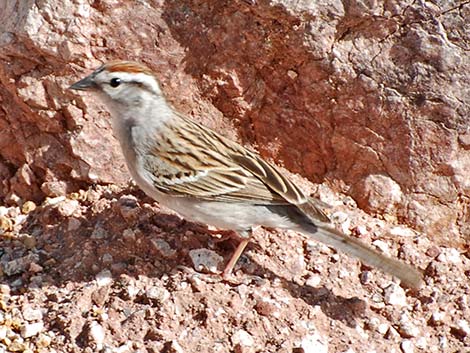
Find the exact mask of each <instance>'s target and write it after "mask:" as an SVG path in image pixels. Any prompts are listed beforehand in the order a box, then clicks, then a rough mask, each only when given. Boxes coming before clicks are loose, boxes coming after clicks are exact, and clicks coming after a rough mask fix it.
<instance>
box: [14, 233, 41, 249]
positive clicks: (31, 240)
mask: <svg viewBox="0 0 470 353" xmlns="http://www.w3.org/2000/svg"><path fill="white" fill-rule="evenodd" d="M18 238H19V239H20V241H21V242H22V243H23V245H24V246H25V247H26V249H29V250H30V249H34V248H35V247H36V244H37V241H36V237H34V236H32V235H30V234H20V235H19V237H18Z"/></svg>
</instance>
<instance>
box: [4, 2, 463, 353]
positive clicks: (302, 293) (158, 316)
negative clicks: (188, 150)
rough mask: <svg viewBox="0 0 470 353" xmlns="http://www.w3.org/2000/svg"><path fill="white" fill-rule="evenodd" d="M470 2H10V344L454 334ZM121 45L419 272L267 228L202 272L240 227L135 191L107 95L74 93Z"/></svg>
mask: <svg viewBox="0 0 470 353" xmlns="http://www.w3.org/2000/svg"><path fill="white" fill-rule="evenodd" d="M469 16H470V6H469V4H468V3H467V2H458V1H435V2H432V3H430V2H421V1H420V2H416V1H406V2H403V1H386V2H383V1H376V2H369V1H342V2H341V1H334V0H332V1H327V2H323V3H321V4H320V3H314V2H311V1H307V0H305V1H295V2H292V1H283V0H276V1H270V2H268V1H241V0H240V1H204V2H201V1H190V0H183V1H158V2H146V1H141V2H128V1H120V0H116V1H104V0H97V1H90V2H83V1H78V0H73V1H72V0H65V1H57V0H45V1H35V2H33V1H29V2H25V1H14V0H6V1H2V2H0V237H1V239H0V242H1V243H0V250H1V253H0V263H1V282H2V283H3V285H2V287H1V288H0V292H1V295H2V301H1V302H0V342H1V343H0V350H1V349H3V350H9V351H28V350H31V351H34V350H35V349H36V350H41V349H42V351H44V352H49V351H52V350H55V351H57V352H69V351H71V352H73V351H76V352H81V351H90V352H91V351H99V350H102V351H105V352H107V351H116V352H126V351H129V352H134V351H142V352H145V351H149V352H160V351H163V352H180V351H181V352H184V351H191V350H193V348H194V347H198V348H199V350H200V351H202V352H204V351H220V352H225V351H235V352H256V351H263V350H264V351H280V352H282V351H285V352H290V351H294V352H326V351H329V352H372V351H374V350H375V351H384V350H386V351H390V349H389V347H393V349H394V350H395V351H397V352H398V351H403V352H405V353H408V352H413V351H419V350H422V351H445V352H447V351H449V352H451V351H452V352H454V351H459V350H461V351H463V350H462V349H464V348H463V347H465V346H468V345H469V341H468V336H469V335H470V329H469V323H468V317H470V315H469V313H468V308H467V306H468V295H469V292H468V288H467V287H468V285H466V284H467V283H468V279H469V275H470V269H469V262H468V261H469V260H468V239H469V230H468V229H469V228H468V220H469V213H468V210H469V209H470V208H469V207H468V206H469V185H470V174H468V172H467V171H468V169H469V167H470V151H469V146H470V138H469V136H470V135H469V133H468V127H467V125H468V123H467V120H468V119H467V117H468V116H469V113H470V112H469V109H470V108H469V107H470V102H469V99H470V94H469V91H468V87H469V74H468V72H470V59H469V56H468V50H469V48H470V39H469V33H468V29H467V28H468V25H467V23H468V18H469ZM116 58H121V59H134V60H139V61H143V62H145V63H147V64H148V65H149V66H150V67H151V68H152V69H154V70H155V72H156V74H157V75H158V77H159V78H160V80H161V81H162V86H163V89H164V91H165V92H166V93H167V95H168V96H169V97H170V100H171V101H172V102H173V104H174V105H175V106H176V107H177V108H178V109H179V110H181V111H183V112H185V113H187V114H190V115H191V116H193V117H194V119H198V120H200V121H202V122H203V123H204V124H206V125H208V126H210V127H213V128H216V129H218V130H219V131H222V132H223V133H224V134H225V135H227V136H229V137H231V138H237V139H239V140H240V141H242V142H243V143H244V144H246V145H249V146H251V147H253V148H256V149H257V150H258V151H260V153H261V154H262V155H263V156H264V157H265V158H268V159H271V160H274V161H276V162H277V163H278V164H282V165H284V166H285V167H286V168H287V169H289V170H291V171H292V172H294V173H298V174H300V175H302V176H303V177H305V178H307V179H308V180H309V181H310V182H314V183H316V184H320V185H319V187H318V188H317V189H316V194H317V195H320V196H321V198H322V200H324V201H326V202H328V203H330V204H333V205H334V206H335V207H334V211H333V216H334V217H333V218H334V219H335V220H336V221H337V223H339V226H340V227H341V229H343V230H344V231H346V232H351V233H352V234H353V235H355V236H358V237H361V238H364V241H367V242H371V244H373V246H376V247H377V248H379V249H381V250H382V251H385V252H389V253H390V254H391V255H393V256H395V255H400V256H401V257H403V258H404V259H406V260H407V261H409V262H412V263H416V264H417V266H419V267H420V268H421V269H423V270H425V271H426V276H427V277H426V278H427V286H426V287H425V288H424V289H422V290H421V291H420V292H418V293H407V292H404V291H403V290H402V289H401V287H398V286H396V285H394V284H393V283H392V282H391V280H390V279H389V278H388V279H387V278H385V277H384V276H382V275H381V274H378V273H376V272H375V271H373V270H371V269H367V268H361V267H359V266H358V265H357V263H356V262H355V261H354V260H351V259H348V258H345V257H344V256H342V255H338V254H336V253H334V252H332V251H331V250H328V249H327V248H324V247H321V246H318V245H317V244H311V243H310V242H308V241H307V240H306V239H304V238H302V237H301V236H300V235H298V234H294V233H289V232H288V233H276V232H268V231H265V230H260V231H259V232H258V233H257V235H256V239H255V242H254V244H253V245H252V246H251V247H250V248H249V250H248V252H247V256H246V257H245V260H246V261H245V262H243V263H242V264H241V267H240V272H239V274H238V276H237V280H238V281H239V283H238V282H236V283H224V282H221V281H217V280H216V279H215V278H216V277H214V274H211V273H199V272H197V271H195V270H193V267H194V264H193V263H192V261H191V259H194V258H197V259H198V261H199V260H201V256H200V254H204V256H206V257H207V256H209V257H210V259H212V260H213V261H212V262H211V263H207V262H206V264H204V256H203V259H202V262H203V263H202V264H198V266H196V267H197V270H198V271H200V270H201V269H202V270H203V269H204V268H205V266H206V265H207V266H208V267H209V268H210V269H207V268H206V270H209V272H210V271H212V270H213V269H214V266H217V264H220V263H221V261H220V258H219V256H222V257H223V258H224V260H226V259H227V258H228V256H229V254H230V250H231V249H232V244H230V242H218V241H216V240H212V239H211V238H210V236H209V235H208V234H207V232H206V231H204V230H203V229H201V228H200V227H196V226H195V225H191V224H188V223H185V222H183V221H181V220H180V219H179V218H178V217H176V216H175V215H172V214H168V213H167V211H164V212H163V213H162V212H161V211H160V209H159V208H158V206H157V205H155V204H154V203H152V202H151V200H148V199H146V198H145V197H144V196H143V195H142V193H140V192H139V191H137V190H135V189H134V188H132V187H129V186H128V185H127V184H126V183H127V182H128V174H127V172H126V170H125V166H124V164H123V160H122V158H121V155H120V151H119V146H118V145H117V143H116V141H115V140H114V138H113V136H112V133H111V129H110V123H109V115H108V113H107V112H106V109H105V108H104V107H103V106H102V105H101V104H100V103H99V102H97V101H95V100H93V98H92V97H90V96H84V95H77V94H75V93H74V92H71V91H69V90H67V87H68V85H69V84H70V83H72V82H74V81H75V80H76V79H77V78H79V77H82V76H84V75H85V74H87V73H89V72H90V71H91V70H92V69H93V68H95V67H96V66H98V65H99V64H100V63H101V62H103V61H106V60H110V59H116ZM299 180H301V179H299ZM301 183H302V184H303V185H304V186H305V188H306V190H310V191H312V192H313V189H312V185H311V184H309V183H308V182H306V181H302V180H301ZM106 185H107V186H106ZM345 195H349V197H346V196H345ZM358 207H359V208H360V209H362V210H365V211H366V212H367V213H368V214H371V215H373V216H374V218H372V217H369V216H368V215H367V214H365V213H363V212H362V211H360V210H359V209H358ZM408 226H410V228H409V227H408ZM222 262H223V261H222ZM199 265H200V266H199ZM180 266H182V267H180ZM131 337H132V342H131V343H129V344H128V343H127V340H128V339H130V338H131ZM385 347H386V348H385Z"/></svg>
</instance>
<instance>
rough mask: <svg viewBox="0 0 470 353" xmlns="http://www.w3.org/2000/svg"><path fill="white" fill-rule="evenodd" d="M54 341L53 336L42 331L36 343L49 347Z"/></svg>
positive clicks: (42, 346) (39, 345)
mask: <svg viewBox="0 0 470 353" xmlns="http://www.w3.org/2000/svg"><path fill="white" fill-rule="evenodd" d="M51 342H52V338H51V337H50V336H48V335H46V334H44V333H40V334H39V336H38V338H37V340H36V345H37V346H38V347H41V348H45V347H49V345H50V344H51Z"/></svg>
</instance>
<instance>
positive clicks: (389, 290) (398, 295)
mask: <svg viewBox="0 0 470 353" xmlns="http://www.w3.org/2000/svg"><path fill="white" fill-rule="evenodd" d="M384 301H385V303H386V304H389V305H393V306H397V307H402V306H405V305H406V304H407V303H406V294H405V290H404V289H403V288H401V287H400V286H398V285H397V284H395V283H392V284H390V285H389V286H388V287H386V288H385V289H384Z"/></svg>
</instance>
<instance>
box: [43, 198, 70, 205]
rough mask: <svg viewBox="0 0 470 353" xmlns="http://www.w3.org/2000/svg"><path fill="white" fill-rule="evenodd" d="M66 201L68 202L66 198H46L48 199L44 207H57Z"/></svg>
mask: <svg viewBox="0 0 470 353" xmlns="http://www.w3.org/2000/svg"><path fill="white" fill-rule="evenodd" d="M65 200H66V198H65V196H57V197H46V199H45V200H44V203H43V205H44V206H54V205H57V204H59V203H61V202H62V201H65Z"/></svg>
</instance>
